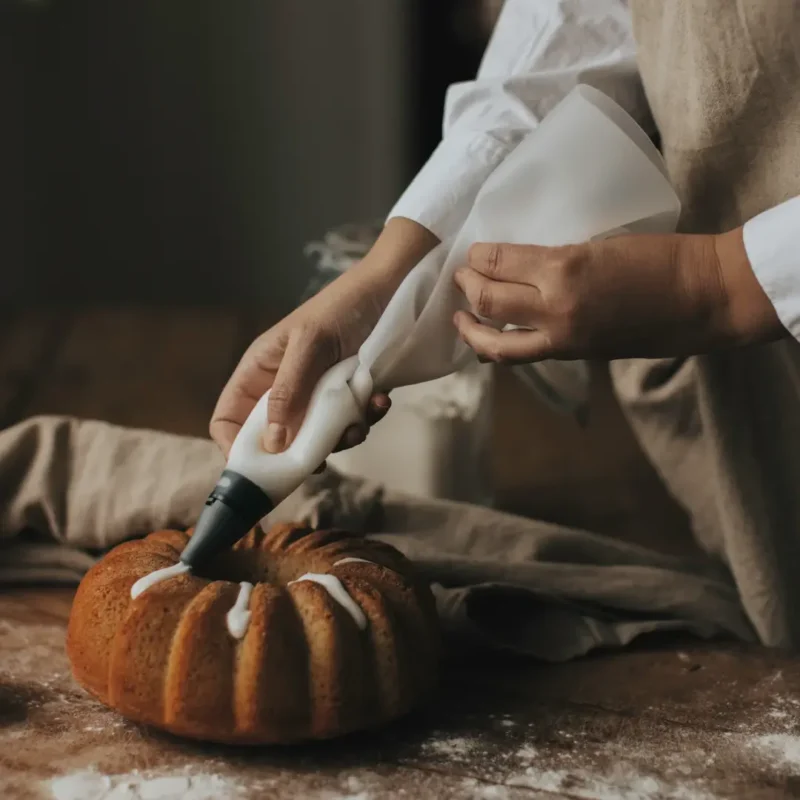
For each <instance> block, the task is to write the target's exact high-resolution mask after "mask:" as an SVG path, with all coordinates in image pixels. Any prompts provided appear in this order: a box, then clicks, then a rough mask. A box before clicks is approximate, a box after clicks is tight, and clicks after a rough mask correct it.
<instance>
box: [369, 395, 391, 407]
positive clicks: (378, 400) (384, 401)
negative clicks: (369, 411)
mask: <svg viewBox="0 0 800 800" xmlns="http://www.w3.org/2000/svg"><path fill="white" fill-rule="evenodd" d="M372 403H373V405H374V406H375V407H376V408H380V409H384V408H389V398H388V397H387V396H386V395H385V394H379V395H377V396H376V397H375V398H374V399H373V401H372Z"/></svg>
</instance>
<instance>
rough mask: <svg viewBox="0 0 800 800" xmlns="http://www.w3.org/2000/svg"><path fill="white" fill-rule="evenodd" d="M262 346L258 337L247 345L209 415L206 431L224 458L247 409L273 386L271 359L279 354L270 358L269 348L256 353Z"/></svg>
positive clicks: (253, 405) (245, 416)
mask: <svg viewBox="0 0 800 800" xmlns="http://www.w3.org/2000/svg"><path fill="white" fill-rule="evenodd" d="M262 347H264V345H263V343H262V341H261V340H260V339H257V340H256V341H255V342H253V344H252V345H251V346H250V347H249V348H248V350H247V351H246V352H245V354H244V355H243V356H242V359H241V360H240V361H239V364H238V365H237V366H236V369H235V370H234V371H233V374H232V375H231V377H230V379H229V380H228V382H227V384H226V385H225V388H224V389H223V390H222V393H221V394H220V396H219V399H218V400H217V405H216V407H215V408H214V413H213V414H212V415H211V423H210V425H209V433H210V435H211V438H212V439H213V440H214V441H215V442H216V444H217V445H218V446H219V448H220V449H221V450H222V452H223V453H224V454H225V457H226V458H227V456H228V453H229V452H230V449H231V445H232V444H233V440H234V439H235V438H236V435H237V434H238V433H239V430H240V429H241V427H242V425H243V424H244V422H245V420H246V419H247V417H248V416H249V415H250V412H251V411H252V410H253V409H254V408H255V405H256V403H257V402H258V401H259V399H260V398H261V397H262V396H263V395H264V394H265V392H266V391H267V390H268V389H269V388H270V386H272V381H273V378H274V376H275V370H274V369H273V368H272V366H271V362H272V361H273V360H274V361H276V363H277V358H278V357H277V356H275V357H273V355H274V354H272V353H271V349H270V348H269V347H267V348H265V351H264V352H263V353H261V354H260V355H259V352H260V350H261V348H262Z"/></svg>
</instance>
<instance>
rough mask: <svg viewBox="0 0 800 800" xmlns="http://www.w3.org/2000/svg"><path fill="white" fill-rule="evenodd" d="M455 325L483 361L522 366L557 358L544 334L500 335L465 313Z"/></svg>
mask: <svg viewBox="0 0 800 800" xmlns="http://www.w3.org/2000/svg"><path fill="white" fill-rule="evenodd" d="M453 321H454V322H455V325H456V328H458V332H459V334H460V336H461V338H462V339H463V340H464V341H465V342H466V343H467V344H468V345H469V346H470V347H471V348H472V349H473V350H474V351H475V352H476V353H477V354H478V358H480V359H481V360H482V361H494V362H497V363H502V364H520V363H527V362H530V361H540V360H542V359H544V358H552V357H553V356H554V355H555V354H554V352H553V348H552V347H551V345H550V342H549V340H548V338H547V336H546V335H545V334H544V333H542V332H541V331H536V330H533V331H527V330H512V331H498V330H495V329H494V328H490V327H489V326H488V325H483V324H482V323H480V322H479V321H478V320H477V319H476V318H475V317H474V316H473V315H472V314H468V313H467V312H465V311H459V312H458V313H457V314H456V315H455V317H454V320H453Z"/></svg>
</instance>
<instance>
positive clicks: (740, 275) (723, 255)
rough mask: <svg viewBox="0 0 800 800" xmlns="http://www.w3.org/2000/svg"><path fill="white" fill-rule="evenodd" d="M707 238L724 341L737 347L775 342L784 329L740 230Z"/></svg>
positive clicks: (783, 332) (784, 331)
mask: <svg viewBox="0 0 800 800" xmlns="http://www.w3.org/2000/svg"><path fill="white" fill-rule="evenodd" d="M711 238H712V239H713V246H714V255H715V259H716V263H717V270H718V272H719V275H720V279H721V283H722V286H723V292H724V302H723V307H722V315H721V325H722V328H723V332H724V335H725V338H727V339H729V340H731V342H732V343H734V344H737V345H748V344H759V343H765V342H769V341H773V340H775V339H779V338H780V337H781V336H783V335H784V334H785V333H786V330H785V328H784V327H783V325H782V324H781V321H780V319H779V318H778V315H777V313H776V311H775V307H774V306H773V305H772V302H771V300H770V299H769V297H768V296H767V293H766V292H765V291H764V289H763V287H762V286H761V283H760V282H759V280H758V278H757V277H756V274H755V272H754V271H753V267H752V265H751V264H750V259H749V258H748V256H747V250H746V249H745V246H744V239H743V235H742V228H736V229H734V230H732V231H729V232H728V233H723V234H718V235H716V236H713V237H711Z"/></svg>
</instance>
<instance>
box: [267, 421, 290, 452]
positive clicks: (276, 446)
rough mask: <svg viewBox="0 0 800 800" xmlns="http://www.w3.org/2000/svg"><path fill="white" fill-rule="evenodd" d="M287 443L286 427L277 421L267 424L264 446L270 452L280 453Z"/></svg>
mask: <svg viewBox="0 0 800 800" xmlns="http://www.w3.org/2000/svg"><path fill="white" fill-rule="evenodd" d="M285 444H286V427H285V426H284V425H280V424H278V423H277V422H270V424H269V425H267V436H266V439H265V440H264V447H265V448H266V449H267V452H268V453H280V452H281V451H282V450H283V446H284V445H285Z"/></svg>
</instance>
